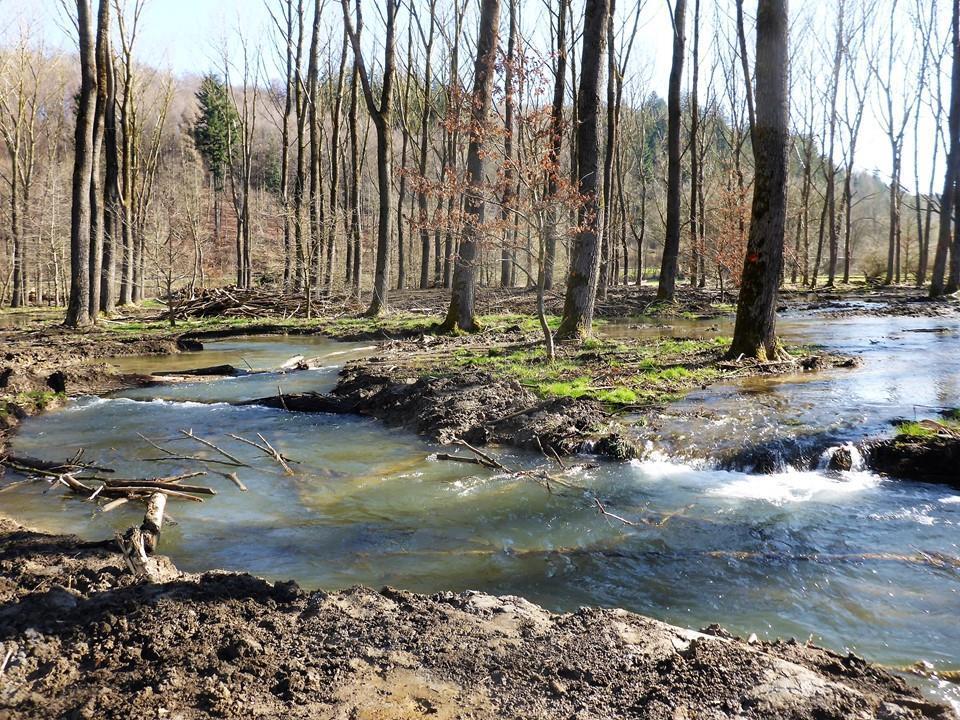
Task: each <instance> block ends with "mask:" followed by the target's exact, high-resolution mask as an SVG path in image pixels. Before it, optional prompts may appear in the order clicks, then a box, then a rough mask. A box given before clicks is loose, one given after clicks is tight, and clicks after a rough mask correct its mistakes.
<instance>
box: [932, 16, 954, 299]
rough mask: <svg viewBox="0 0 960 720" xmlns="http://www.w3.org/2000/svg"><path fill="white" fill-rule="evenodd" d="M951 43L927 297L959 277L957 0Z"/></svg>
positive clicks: (949, 287) (947, 288)
mask: <svg viewBox="0 0 960 720" xmlns="http://www.w3.org/2000/svg"><path fill="white" fill-rule="evenodd" d="M952 40H953V42H952V44H951V50H952V51H953V63H952V66H951V73H952V75H951V79H950V111H949V114H948V120H947V122H948V123H949V128H950V138H949V140H948V143H949V144H948V148H949V149H948V151H947V169H946V173H945V174H944V179H943V195H941V199H940V231H939V233H938V235H937V251H936V253H935V255H934V258H933V271H932V273H931V278H930V297H939V296H940V295H943V294H944V293H945V292H954V291H955V290H956V289H957V281H958V280H960V278H958V277H957V276H960V242H958V241H957V240H956V239H954V237H953V233H952V232H951V231H952V230H953V227H952V225H951V222H950V220H951V219H952V218H953V213H954V206H955V205H956V203H957V196H956V193H957V179H958V178H960V2H957V0H954V2H953V14H952ZM951 241H952V242H953V247H952V248H951V247H950V245H951ZM948 251H950V273H949V275H946V273H947V253H948ZM955 273H956V274H955ZM945 275H946V277H944V276H945Z"/></svg>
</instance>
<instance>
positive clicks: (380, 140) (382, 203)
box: [341, 0, 400, 316]
mask: <svg viewBox="0 0 960 720" xmlns="http://www.w3.org/2000/svg"><path fill="white" fill-rule="evenodd" d="M341 5H342V8H343V22H344V26H345V27H346V29H347V34H348V35H349V36H350V44H351V45H352V46H353V54H354V58H355V60H356V67H357V74H358V75H359V76H360V83H361V86H362V87H363V97H364V100H365V101H366V104H367V111H368V112H369V113H370V117H371V118H373V124H374V127H375V128H376V131H377V189H378V191H379V196H380V197H379V210H380V212H379V225H378V227H377V257H376V267H375V268H374V274H373V299H372V300H371V301H370V307H369V308H368V309H367V315H370V316H376V315H379V314H380V313H381V312H382V311H384V310H386V309H387V308H388V293H389V290H390V256H391V250H392V244H393V227H392V225H393V151H392V147H391V146H392V135H393V83H394V75H395V72H396V68H395V60H396V44H395V39H394V37H395V30H396V19H397V10H398V9H399V6H400V0H386V25H387V27H386V37H385V38H384V57H383V72H382V76H381V88H380V102H379V104H378V103H377V101H376V100H375V99H374V96H373V87H372V85H371V80H370V77H369V75H368V74H367V69H366V66H365V65H364V61H363V51H362V50H361V45H360V31H361V29H362V20H361V14H360V0H357V3H356V14H357V26H356V28H354V26H353V21H352V20H351V18H350V8H349V6H348V2H347V0H341Z"/></svg>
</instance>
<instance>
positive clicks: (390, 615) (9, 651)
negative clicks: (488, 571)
mask: <svg viewBox="0 0 960 720" xmlns="http://www.w3.org/2000/svg"><path fill="white" fill-rule="evenodd" d="M111 545H112V542H109V541H108V542H103V543H96V542H94V543H90V542H82V541H79V540H78V539H77V538H73V537H70V536H62V535H48V534H45V533H41V532H36V531H31V530H29V529H27V528H24V527H22V526H20V525H18V524H17V523H15V522H13V521H11V520H8V519H4V518H0V660H2V661H3V663H4V664H3V678H2V683H0V714H3V715H5V716H6V717H10V718H49V717H76V718H129V717H170V718H184V719H188V718H200V717H208V716H215V717H224V718H249V717H279V716H284V717H290V718H300V717H302V718H327V717H329V718H348V717H390V718H404V717H411V718H412V717H423V716H432V717H440V718H452V717H465V716H469V717H474V718H502V717H509V718H513V717H518V718H519V717H524V718H527V717H544V718H554V717H556V718H560V717H563V718H569V717H583V718H587V717H589V718H608V717H610V718H612V717H623V716H625V715H630V716H633V717H642V718H671V719H673V718H694V717H697V718H726V717H734V716H736V717H742V718H769V717H778V718H821V719H822V718H838V719H840V718H844V719H846V718H852V717H858V718H943V719H944V720H946V719H947V718H955V717H956V715H955V714H954V713H953V712H952V711H950V710H949V709H947V708H946V707H943V706H940V705H937V704H936V703H932V702H929V701H927V700H925V699H923V698H922V697H921V696H920V695H919V694H918V693H917V692H916V691H915V690H913V689H911V688H909V687H908V686H907V685H905V684H904V682H903V681H902V680H900V679H899V678H896V677H894V676H891V675H890V674H888V673H886V672H885V671H882V670H880V669H878V668H876V667H875V666H872V665H870V664H868V663H866V662H864V661H863V660H861V659H859V658H857V657H855V656H852V655H847V656H844V655H838V654H836V653H833V652H830V651H827V650H823V649H820V648H817V647H814V646H808V645H806V644H803V643H797V642H795V641H788V642H774V643H767V642H756V641H754V642H752V643H747V642H744V641H740V640H737V639H733V638H730V637H728V636H726V634H725V633H723V632H722V631H721V630H719V629H717V628H712V629H710V630H708V631H707V633H708V634H701V633H695V632H692V631H688V630H684V629H681V628H678V627H674V626H670V625H667V624H664V623H661V622H657V621H655V620H651V619H649V618H644V617H642V616H639V615H634V614H632V613H628V612H624V611H620V610H596V609H589V608H584V609H581V610H579V611H577V612H574V613H568V614H559V615H558V614H553V613H550V612H547V611H545V610H543V609H542V608H540V607H538V606H536V605H534V604H532V603H529V602H527V601H525V600H522V599H520V598H515V597H501V598H498V597H493V596H490V595H484V594H480V593H460V594H453V593H441V594H437V595H432V596H425V595H417V594H414V593H409V592H402V591H398V590H391V589H385V590H382V591H380V592H377V591H374V590H368V589H362V588H355V589H352V590H347V591H342V592H337V593H329V594H328V593H323V592H319V591H318V592H312V593H308V592H304V591H302V590H301V589H300V588H299V587H298V586H297V585H296V584H295V583H274V584H270V583H267V582H265V581H263V580H259V579H257V578H254V577H251V576H249V575H238V574H232V573H204V574H199V575H192V574H186V573H180V572H179V571H177V570H176V568H175V567H174V566H173V564H172V563H170V562H169V561H168V560H166V559H164V558H160V559H159V560H158V567H159V568H160V575H159V578H158V581H156V582H151V583H145V582H138V581H135V580H134V579H133V578H132V577H131V576H130V574H129V573H128V571H127V570H126V568H125V567H124V566H123V564H122V560H121V556H120V555H119V554H118V553H116V552H115V551H114V550H113V549H112V547H111Z"/></svg>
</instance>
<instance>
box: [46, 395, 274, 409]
mask: <svg viewBox="0 0 960 720" xmlns="http://www.w3.org/2000/svg"><path fill="white" fill-rule="evenodd" d="M108 403H115V404H118V405H133V404H136V405H162V406H170V407H179V408H224V407H229V408H237V409H246V408H248V407H256V406H255V405H231V404H230V403H226V402H209V403H205V402H196V401H194V400H164V399H162V398H152V399H150V400H137V399H135V398H125V397H115V398H105V397H97V398H91V399H90V400H89V402H88V401H87V399H86V398H82V399H81V400H79V401H78V402H75V403H70V404H69V405H67V406H66V407H65V408H64V409H63V410H62V412H79V411H81V410H90V409H91V408H96V407H99V406H101V405H106V404H108Z"/></svg>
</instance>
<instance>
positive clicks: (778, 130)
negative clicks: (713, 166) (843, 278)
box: [728, 0, 790, 360]
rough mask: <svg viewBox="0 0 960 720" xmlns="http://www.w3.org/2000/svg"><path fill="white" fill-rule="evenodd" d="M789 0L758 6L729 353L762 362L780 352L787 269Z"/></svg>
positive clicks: (762, 1)
mask: <svg viewBox="0 0 960 720" xmlns="http://www.w3.org/2000/svg"><path fill="white" fill-rule="evenodd" d="M789 63H790V55H789V11H788V1H787V0H760V2H759V6H758V9H757V57H756V106H755V107H756V110H755V113H756V114H755V116H754V117H755V118H756V119H755V122H754V125H753V128H752V138H753V156H754V166H755V168H756V169H755V173H754V185H753V206H752V210H751V217H750V236H749V239H748V241H747V254H746V257H745V259H744V265H743V276H742V279H741V284H740V296H739V299H738V301H737V320H736V326H735V328H734V331H733V343H732V345H731V346H730V350H729V353H728V354H729V356H731V357H739V356H740V355H744V356H747V357H754V358H758V359H761V360H767V359H774V358H777V357H779V356H780V355H781V354H782V350H781V348H780V346H779V343H778V341H777V337H776V310H777V290H778V287H779V285H780V276H781V271H782V268H783V234H784V225H785V222H786V214H787V148H788V146H789V142H790V130H789V115H790V113H789V95H788V82H787V78H788V77H789Z"/></svg>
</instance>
